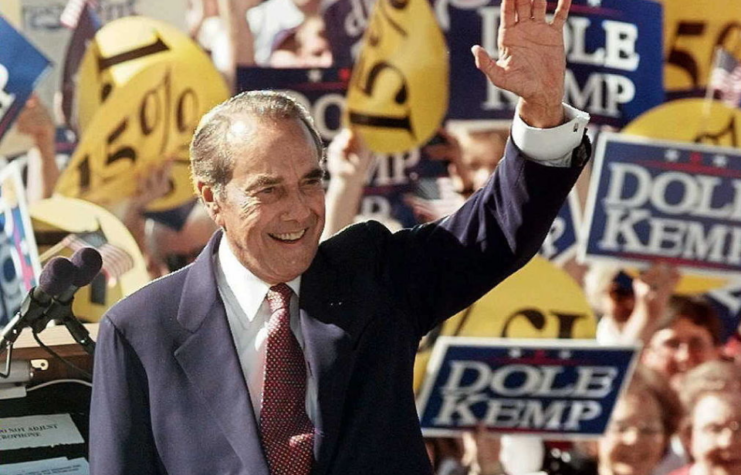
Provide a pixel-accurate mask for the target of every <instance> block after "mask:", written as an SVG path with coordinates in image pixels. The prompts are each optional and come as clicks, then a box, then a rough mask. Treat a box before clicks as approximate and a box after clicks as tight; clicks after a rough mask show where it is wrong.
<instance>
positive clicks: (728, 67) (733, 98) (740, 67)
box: [709, 48, 741, 107]
mask: <svg viewBox="0 0 741 475" xmlns="http://www.w3.org/2000/svg"><path fill="white" fill-rule="evenodd" d="M709 87H710V89H711V91H712V92H713V93H717V94H718V96H719V97H718V98H719V99H720V100H721V101H723V102H724V103H725V104H727V105H728V106H730V107H739V106H741V63H739V61H738V60H737V59H736V58H734V57H733V56H732V55H731V54H730V53H728V52H727V51H726V50H724V49H723V48H718V50H717V51H716V52H715V65H714V67H713V72H712V73H711V76H710V84H709Z"/></svg>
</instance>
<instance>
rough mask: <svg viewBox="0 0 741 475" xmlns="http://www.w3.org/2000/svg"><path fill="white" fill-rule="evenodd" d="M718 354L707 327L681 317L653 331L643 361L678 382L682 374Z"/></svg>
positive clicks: (716, 356)
mask: <svg viewBox="0 0 741 475" xmlns="http://www.w3.org/2000/svg"><path fill="white" fill-rule="evenodd" d="M719 356H720V351H719V349H718V348H717V347H716V346H715V344H714V342H713V336H712V335H711V334H710V332H709V331H708V329H707V328H705V327H701V326H699V325H695V324H694V323H692V321H691V320H690V319H688V318H682V317H680V318H678V319H677V320H676V321H675V322H674V323H673V324H672V325H671V326H670V327H668V328H664V329H662V330H659V331H657V332H656V333H654V335H653V336H652V337H651V340H650V341H649V344H648V345H647V347H646V350H645V352H644V356H643V362H644V364H645V365H646V366H648V367H649V368H651V369H653V370H655V371H657V372H659V373H661V374H662V375H664V376H665V377H666V378H667V379H669V380H670V381H672V384H674V385H676V384H678V383H679V381H680V380H681V375H683V374H685V373H686V372H687V371H689V370H691V369H692V368H695V367H697V366H698V365H700V364H702V363H704V362H706V361H710V360H713V359H716V358H718V357H719Z"/></svg>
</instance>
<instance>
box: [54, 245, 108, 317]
mask: <svg viewBox="0 0 741 475" xmlns="http://www.w3.org/2000/svg"><path fill="white" fill-rule="evenodd" d="M70 264H72V268H73V269H74V273H73V277H72V281H71V282H70V283H69V284H68V285H67V287H65V288H64V289H62V291H61V292H57V293H56V294H55V295H54V298H53V300H52V302H51V305H50V306H48V308H47V309H46V312H45V315H46V317H47V318H48V319H49V320H62V319H64V318H65V317H67V316H68V315H70V314H71V308H70V306H71V304H72V300H73V298H74V296H75V293H76V292H77V291H78V290H79V289H80V288H81V287H85V286H86V285H88V284H89V283H90V282H92V281H93V279H94V278H95V276H96V275H98V272H100V269H101V267H103V258H102V257H100V253H99V252H98V251H96V250H95V249H93V248H92V247H83V248H82V249H80V250H79V251H77V252H75V253H74V254H73V255H72V261H71V262H70Z"/></svg>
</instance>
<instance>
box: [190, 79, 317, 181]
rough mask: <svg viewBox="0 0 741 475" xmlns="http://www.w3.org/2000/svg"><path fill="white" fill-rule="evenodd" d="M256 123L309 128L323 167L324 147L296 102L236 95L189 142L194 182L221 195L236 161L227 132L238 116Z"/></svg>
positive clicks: (272, 94) (276, 95) (279, 96)
mask: <svg viewBox="0 0 741 475" xmlns="http://www.w3.org/2000/svg"><path fill="white" fill-rule="evenodd" d="M240 114H241V115H248V116H252V117H254V118H256V119H268V120H298V121H300V122H301V123H303V124H304V125H305V126H306V129H307V130H308V131H309V133H310V134H311V138H312V139H313V141H314V145H315V146H316V149H317V156H318V158H319V163H320V165H321V166H322V167H323V166H324V143H323V142H322V138H321V136H320V135H319V131H318V130H317V128H316V126H315V125H314V121H313V119H312V118H311V115H309V112H308V111H307V110H306V108H304V107H303V106H302V105H301V104H299V103H298V102H297V101H296V100H295V99H293V98H292V97H290V96H288V95H287V94H285V93H282V92H276V91H248V92H242V93H240V94H237V95H236V96H234V97H232V98H230V99H227V100H226V101H224V102H222V103H221V104H219V105H217V106H216V107H214V108H213V109H211V110H210V111H209V112H208V113H207V114H206V115H204V116H203V118H202V119H201V121H200V122H199V123H198V127H196V131H195V133H194V134H193V140H192V141H191V142H190V167H191V179H192V181H193V185H194V186H195V185H196V183H197V181H198V180H201V181H203V182H204V183H206V184H208V185H210V186H212V187H213V188H214V191H215V192H217V193H218V192H220V191H221V188H222V187H223V186H224V185H226V184H227V183H228V182H229V180H231V178H232V172H233V170H234V158H233V156H232V153H231V151H232V147H231V144H230V143H229V140H228V134H227V131H228V130H229V128H230V127H231V125H232V124H233V122H234V117H236V116H238V115H240Z"/></svg>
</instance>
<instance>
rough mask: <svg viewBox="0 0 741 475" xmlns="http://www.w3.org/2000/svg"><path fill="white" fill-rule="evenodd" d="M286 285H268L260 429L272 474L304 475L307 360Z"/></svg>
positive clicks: (308, 441) (309, 449)
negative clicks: (293, 326)
mask: <svg viewBox="0 0 741 475" xmlns="http://www.w3.org/2000/svg"><path fill="white" fill-rule="evenodd" d="M292 294H293V292H292V291H291V288H290V287H288V286H287V285H286V284H278V285H275V286H273V287H271V288H270V290H269V291H268V295H267V299H268V304H269V305H270V313H271V316H270V322H269V323H268V347H267V352H266V358H265V379H264V381H263V388H262V408H261V410H260V429H261V431H262V445H263V449H264V450H265V456H266V458H267V460H268V466H269V467H270V474H271V475H308V474H309V472H310V471H311V464H312V462H313V449H314V426H313V424H312V423H311V421H310V420H309V416H307V415H306V363H305V362H304V354H303V352H302V351H301V347H300V346H299V344H298V340H296V337H295V336H294V334H293V332H292V331H291V316H290V313H289V310H288V308H289V304H290V302H291V295H292Z"/></svg>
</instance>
